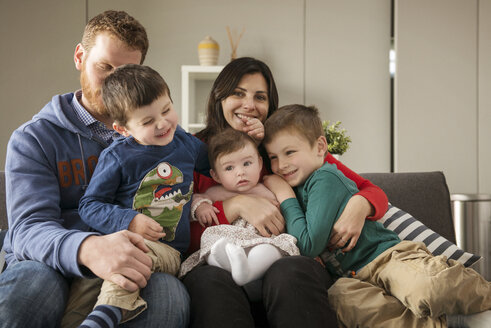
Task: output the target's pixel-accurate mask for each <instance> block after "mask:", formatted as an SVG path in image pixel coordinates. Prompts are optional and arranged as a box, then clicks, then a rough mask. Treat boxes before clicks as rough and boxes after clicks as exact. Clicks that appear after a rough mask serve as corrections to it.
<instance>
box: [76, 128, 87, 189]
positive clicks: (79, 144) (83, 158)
mask: <svg viewBox="0 0 491 328" xmlns="http://www.w3.org/2000/svg"><path fill="white" fill-rule="evenodd" d="M77 137H78V146H79V147H80V153H81V154H82V166H83V168H84V185H83V186H82V189H83V191H85V190H86V189H87V187H88V186H89V182H88V175H87V167H86V166H85V153H84V147H83V145H82V139H81V138H80V134H79V133H77Z"/></svg>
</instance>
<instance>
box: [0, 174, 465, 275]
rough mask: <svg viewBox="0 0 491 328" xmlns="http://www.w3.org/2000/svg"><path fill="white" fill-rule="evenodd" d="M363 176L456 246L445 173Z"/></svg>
mask: <svg viewBox="0 0 491 328" xmlns="http://www.w3.org/2000/svg"><path fill="white" fill-rule="evenodd" d="M362 176H363V177H365V178H367V179H369V180H370V181H372V182H373V183H374V184H376V185H378V186H380V187H381V188H382V189H383V190H384V191H385V193H386V194H387V197H388V198H389V202H391V203H392V205H394V206H397V207H399V208H400V209H402V210H405V211H406V212H408V213H411V214H412V215H413V216H414V217H416V218H418V219H419V220H420V221H421V222H423V223H424V224H425V225H426V226H427V227H428V228H430V229H432V230H434V231H436V232H438V233H439V234H440V235H442V236H443V237H445V238H447V239H448V240H450V241H451V242H453V243H455V232H454V227H453V220H452V212H451V207H450V194H449V191H448V187H447V183H446V181H445V176H444V175H443V173H442V172H418V173H366V174H362ZM0 229H1V230H2V231H0V248H1V245H2V244H3V238H4V235H5V229H7V214H6V208H5V175H4V172H0ZM0 263H1V260H0ZM0 271H1V267H0Z"/></svg>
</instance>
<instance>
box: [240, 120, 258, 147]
mask: <svg viewBox="0 0 491 328" xmlns="http://www.w3.org/2000/svg"><path fill="white" fill-rule="evenodd" d="M239 117H240V119H241V120H242V122H244V124H245V127H244V129H243V130H242V131H244V132H245V133H247V134H248V135H250V136H251V137H252V138H254V140H256V143H257V144H260V143H261V141H262V140H263V139H264V125H263V123H262V122H261V121H260V120H259V119H257V118H255V117H250V116H244V115H241V116H239Z"/></svg>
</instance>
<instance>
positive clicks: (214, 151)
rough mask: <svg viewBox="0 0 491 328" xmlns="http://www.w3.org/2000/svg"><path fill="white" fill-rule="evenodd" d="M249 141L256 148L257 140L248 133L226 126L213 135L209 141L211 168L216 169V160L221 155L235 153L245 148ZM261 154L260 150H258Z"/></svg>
mask: <svg viewBox="0 0 491 328" xmlns="http://www.w3.org/2000/svg"><path fill="white" fill-rule="evenodd" d="M248 143H250V144H252V145H253V146H254V148H256V142H255V141H254V139H253V138H252V137H251V136H249V135H248V134H247V133H244V132H241V131H237V130H234V129H232V128H226V129H225V130H222V131H221V132H219V133H217V134H215V135H214V136H212V137H211V138H210V140H209V142H208V159H209V161H210V168H211V169H213V170H215V164H216V161H217V160H218V158H219V157H220V156H223V155H227V154H230V153H233V152H234V151H237V150H240V149H242V148H244V147H245V146H246V145H247V144H248ZM258 156H259V152H258Z"/></svg>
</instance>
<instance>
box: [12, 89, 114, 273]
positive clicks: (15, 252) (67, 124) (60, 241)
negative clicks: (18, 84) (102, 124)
mask: <svg viewBox="0 0 491 328" xmlns="http://www.w3.org/2000/svg"><path fill="white" fill-rule="evenodd" d="M73 97H74V94H73V93H68V94H64V95H57V96H54V97H53V99H52V100H51V102H49V103H48V104H47V105H46V106H45V107H44V108H43V109H42V110H41V111H40V112H39V113H38V114H36V115H35V116H34V117H33V118H32V120H30V121H29V122H27V123H25V124H23V125H22V126H20V127H19V128H18V129H17V130H15V131H14V133H13V134H12V136H11V138H10V141H9V144H8V147H7V161H6V164H5V183H6V193H7V215H8V220H9V230H8V233H7V237H6V238H5V244H4V250H5V251H6V253H7V254H6V257H5V258H6V261H7V263H8V264H9V265H11V264H13V263H16V262H18V261H22V260H35V261H39V262H43V263H45V264H47V265H48V266H50V267H52V268H54V269H56V270H58V271H60V272H61V273H62V274H63V275H64V276H83V275H84V274H83V273H82V271H81V268H80V267H79V265H78V263H77V254H78V249H79V247H80V244H81V243H82V241H83V240H84V239H85V238H86V237H88V236H89V235H91V234H94V232H90V229H89V227H88V226H87V225H86V224H85V223H84V222H83V221H82V220H81V219H80V217H79V215H78V205H79V200H80V198H81V197H82V196H83V194H84V190H85V188H86V187H87V185H88V181H89V179H90V176H91V175H92V172H93V171H94V169H95V166H96V164H97V159H98V157H99V154H100V152H101V151H102V150H103V149H104V148H106V147H107V144H106V142H104V141H103V140H102V139H100V138H99V137H97V136H95V135H93V134H92V132H91V131H90V130H89V128H88V127H86V126H85V125H84V124H83V123H82V122H81V121H80V120H79V118H78V116H77V114H76V112H75V109H74V108H73V107H72V105H71V103H72V99H73Z"/></svg>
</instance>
